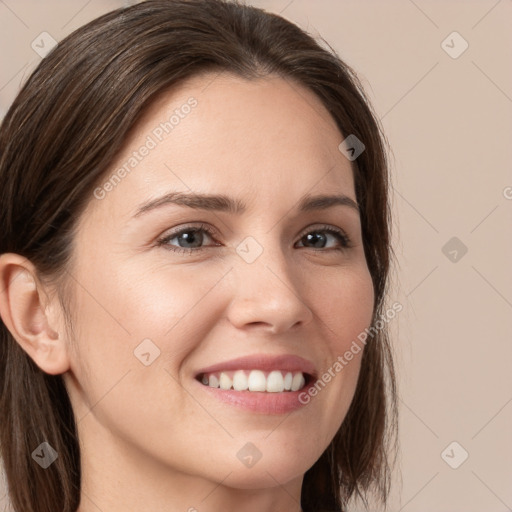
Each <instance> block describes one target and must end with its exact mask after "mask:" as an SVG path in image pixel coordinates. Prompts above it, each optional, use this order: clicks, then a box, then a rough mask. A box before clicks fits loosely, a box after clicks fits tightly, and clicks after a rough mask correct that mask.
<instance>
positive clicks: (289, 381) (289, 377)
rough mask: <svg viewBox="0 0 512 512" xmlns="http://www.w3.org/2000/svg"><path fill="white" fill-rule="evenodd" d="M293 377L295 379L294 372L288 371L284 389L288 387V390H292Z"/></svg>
mask: <svg viewBox="0 0 512 512" xmlns="http://www.w3.org/2000/svg"><path fill="white" fill-rule="evenodd" d="M292 379H293V374H292V372H288V373H287V374H286V375H285V376H284V389H286V391H290V389H292Z"/></svg>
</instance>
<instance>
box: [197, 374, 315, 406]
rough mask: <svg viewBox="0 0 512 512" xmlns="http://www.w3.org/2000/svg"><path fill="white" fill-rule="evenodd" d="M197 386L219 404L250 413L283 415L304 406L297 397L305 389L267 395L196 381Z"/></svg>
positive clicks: (265, 393)
mask: <svg viewBox="0 0 512 512" xmlns="http://www.w3.org/2000/svg"><path fill="white" fill-rule="evenodd" d="M196 383H197V385H198V386H201V388H202V389H203V390H204V391H205V392H206V393H208V394H209V395H210V396H212V397H214V398H216V399H217V400H220V401H221V402H224V403H227V404H230V405H234V406H236V407H240V408H241V409H245V410H248V411H252V412H258V413H262V414H285V413H289V412H292V411H296V410H297V409H300V408H301V407H304V405H306V404H303V403H301V402H300V401H299V395H300V394H301V393H304V392H305V391H306V387H304V388H303V389H301V390H299V391H283V392H282V393H268V392H257V391H235V390H233V389H231V390H226V389H220V388H212V387H210V386H205V385H204V384H201V383H200V382H198V381H196Z"/></svg>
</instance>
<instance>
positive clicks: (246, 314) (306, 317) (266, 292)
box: [228, 245, 313, 334]
mask: <svg viewBox="0 0 512 512" xmlns="http://www.w3.org/2000/svg"><path fill="white" fill-rule="evenodd" d="M237 258H238V256H237ZM287 260H288V261H287ZM303 275H304V273H303V272H301V270H300V269H299V268H293V264H292V262H291V261H290V259H289V258H287V257H286V255H285V254H283V251H282V250H281V249H279V248H278V249H272V250H271V249H268V245H267V248H265V249H264V250H263V252H262V254H261V255H260V256H259V257H258V258H257V259H256V261H254V262H252V263H248V262H247V261H245V260H244V259H243V258H239V259H237V261H236V264H235V268H234V269H233V271H232V272H230V278H231V280H232V286H233V299H232V301H231V303H230V305H229V309H228V318H229V320H230V322H231V323H232V324H233V325H234V326H235V327H237V328H239V329H247V328H251V329H252V328H255V327H258V328H261V329H263V330H265V331H267V332H268V333H271V334H278V333H282V332H286V331H287V330H289V329H292V328H295V329H296V328H298V327H299V326H304V325H306V324H308V323H309V322H311V320H312V318H313V312H312V311H311V309H310V307H309V306H308V305H307V303H306V301H307V297H305V296H304V290H305V289H306V285H307V283H305V282H303V280H302V279H301V276H303Z"/></svg>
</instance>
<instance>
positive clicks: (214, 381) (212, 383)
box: [208, 375, 219, 388]
mask: <svg viewBox="0 0 512 512" xmlns="http://www.w3.org/2000/svg"><path fill="white" fill-rule="evenodd" d="M208 386H210V387H211V388H218V387H219V379H218V378H217V377H215V375H210V378H209V379H208Z"/></svg>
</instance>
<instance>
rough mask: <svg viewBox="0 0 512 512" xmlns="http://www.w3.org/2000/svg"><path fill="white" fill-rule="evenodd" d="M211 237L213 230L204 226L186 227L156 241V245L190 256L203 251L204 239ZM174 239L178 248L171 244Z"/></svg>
mask: <svg viewBox="0 0 512 512" xmlns="http://www.w3.org/2000/svg"><path fill="white" fill-rule="evenodd" d="M205 235H206V236H205ZM213 235H214V232H213V230H212V229H211V228H209V227H208V226H206V225H204V224H201V225H200V226H186V227H184V228H181V229H180V230H179V231H175V232H173V233H170V234H168V235H166V236H164V237H163V238H160V239H159V240H158V241H157V245H158V246H164V247H166V248H167V249H170V250H172V251H175V252H181V253H188V254H191V253H193V252H199V251H202V250H203V249H205V247H202V244H203V242H204V240H205V238H213ZM175 239H176V240H177V241H178V244H179V245H178V246H175V245H174V244H171V241H172V240H175Z"/></svg>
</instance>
